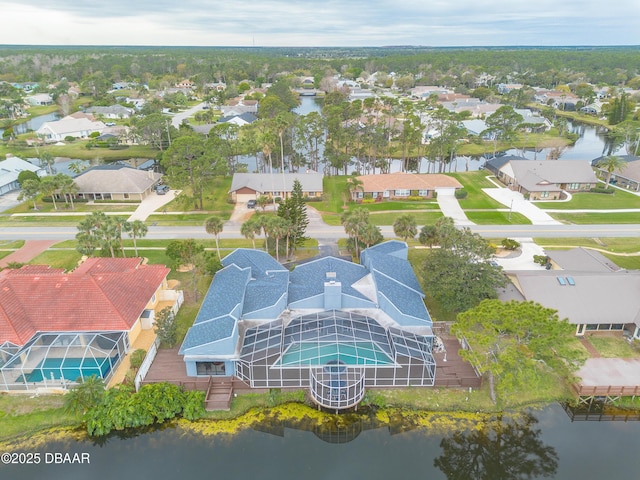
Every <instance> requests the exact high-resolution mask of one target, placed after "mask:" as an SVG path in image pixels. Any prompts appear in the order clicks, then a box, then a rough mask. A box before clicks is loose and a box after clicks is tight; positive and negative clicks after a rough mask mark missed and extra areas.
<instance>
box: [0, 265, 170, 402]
mask: <svg viewBox="0 0 640 480" xmlns="http://www.w3.org/2000/svg"><path fill="white" fill-rule="evenodd" d="M168 273H169V269H168V268H166V267H165V266H164V265H146V264H143V263H142V259H141V258H89V259H87V260H85V261H84V262H83V263H82V264H80V266H78V267H77V268H76V269H75V270H74V271H72V272H70V273H65V272H64V270H63V269H58V268H50V267H49V266H47V265H25V266H24V267H22V268H20V269H16V270H12V269H5V270H3V271H1V272H0V290H2V292H3V293H2V308H0V352H1V353H0V390H6V391H11V390H18V391H19V390H33V389H37V388H42V387H45V388H66V387H67V386H68V385H69V384H70V383H74V382H76V381H77V380H78V378H81V379H85V378H87V377H88V376H90V375H97V376H99V377H101V378H104V379H105V380H108V378H109V377H110V375H111V374H112V373H113V371H114V370H115V368H116V367H117V366H118V364H119V363H120V361H121V360H122V358H123V357H124V356H125V355H126V354H127V352H128V351H129V349H130V347H131V345H133V344H134V342H135V341H136V339H137V337H138V336H139V335H140V334H141V332H142V331H143V330H150V329H152V328H153V323H154V319H155V314H156V312H159V311H160V310H162V309H163V308H165V307H170V308H172V309H174V310H177V309H178V308H179V306H180V303H181V301H182V292H180V291H178V290H172V289H170V288H169V284H168V283H167V274H168Z"/></svg>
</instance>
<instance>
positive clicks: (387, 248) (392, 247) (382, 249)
mask: <svg viewBox="0 0 640 480" xmlns="http://www.w3.org/2000/svg"><path fill="white" fill-rule="evenodd" d="M403 250H404V251H403ZM407 250H408V247H407V244H406V243H404V242H401V241H399V240H389V241H387V242H382V243H379V244H377V245H374V246H372V247H369V248H367V249H366V250H365V251H364V252H362V254H363V255H366V253H365V252H369V253H381V254H387V255H390V254H394V253H395V254H398V253H400V254H402V255H403V256H404V258H406V257H407V254H406V252H407Z"/></svg>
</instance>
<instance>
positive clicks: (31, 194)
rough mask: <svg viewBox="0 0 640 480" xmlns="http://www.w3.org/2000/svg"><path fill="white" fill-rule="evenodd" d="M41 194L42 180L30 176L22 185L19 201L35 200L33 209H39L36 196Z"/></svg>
mask: <svg viewBox="0 0 640 480" xmlns="http://www.w3.org/2000/svg"><path fill="white" fill-rule="evenodd" d="M39 194H40V182H39V181H38V180H34V179H32V178H28V179H27V180H25V181H24V182H22V184H21V185H20V194H19V195H18V201H19V202H21V201H23V200H33V209H34V210H38V206H37V205H36V198H37V197H38V195H39Z"/></svg>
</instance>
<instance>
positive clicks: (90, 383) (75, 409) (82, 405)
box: [64, 375, 105, 415]
mask: <svg viewBox="0 0 640 480" xmlns="http://www.w3.org/2000/svg"><path fill="white" fill-rule="evenodd" d="M104 393H105V385H104V380H103V379H102V378H100V377H98V376H97V375H91V376H90V377H87V378H85V379H84V381H83V382H82V383H81V384H79V385H78V386H76V387H74V388H72V389H71V390H69V392H68V393H67V394H66V396H65V398H64V409H65V410H66V411H67V412H69V413H73V414H76V415H77V414H82V415H84V414H85V413H87V412H88V411H89V410H91V409H92V408H95V407H97V406H99V405H100V404H101V403H102V400H103V397H104Z"/></svg>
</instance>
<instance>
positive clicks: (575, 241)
mask: <svg viewBox="0 0 640 480" xmlns="http://www.w3.org/2000/svg"><path fill="white" fill-rule="evenodd" d="M534 241H535V243H537V244H538V245H540V246H541V247H544V248H545V249H550V250H551V249H568V248H573V247H588V248H594V249H597V250H600V251H601V252H600V253H602V254H603V255H604V256H605V257H607V258H608V259H609V260H611V261H612V262H613V263H615V264H616V265H618V266H619V267H621V268H626V269H627V270H640V240H639V239H638V238H635V237H621V238H603V239H598V240H596V239H593V238H536V239H534ZM633 254H635V255H633Z"/></svg>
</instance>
